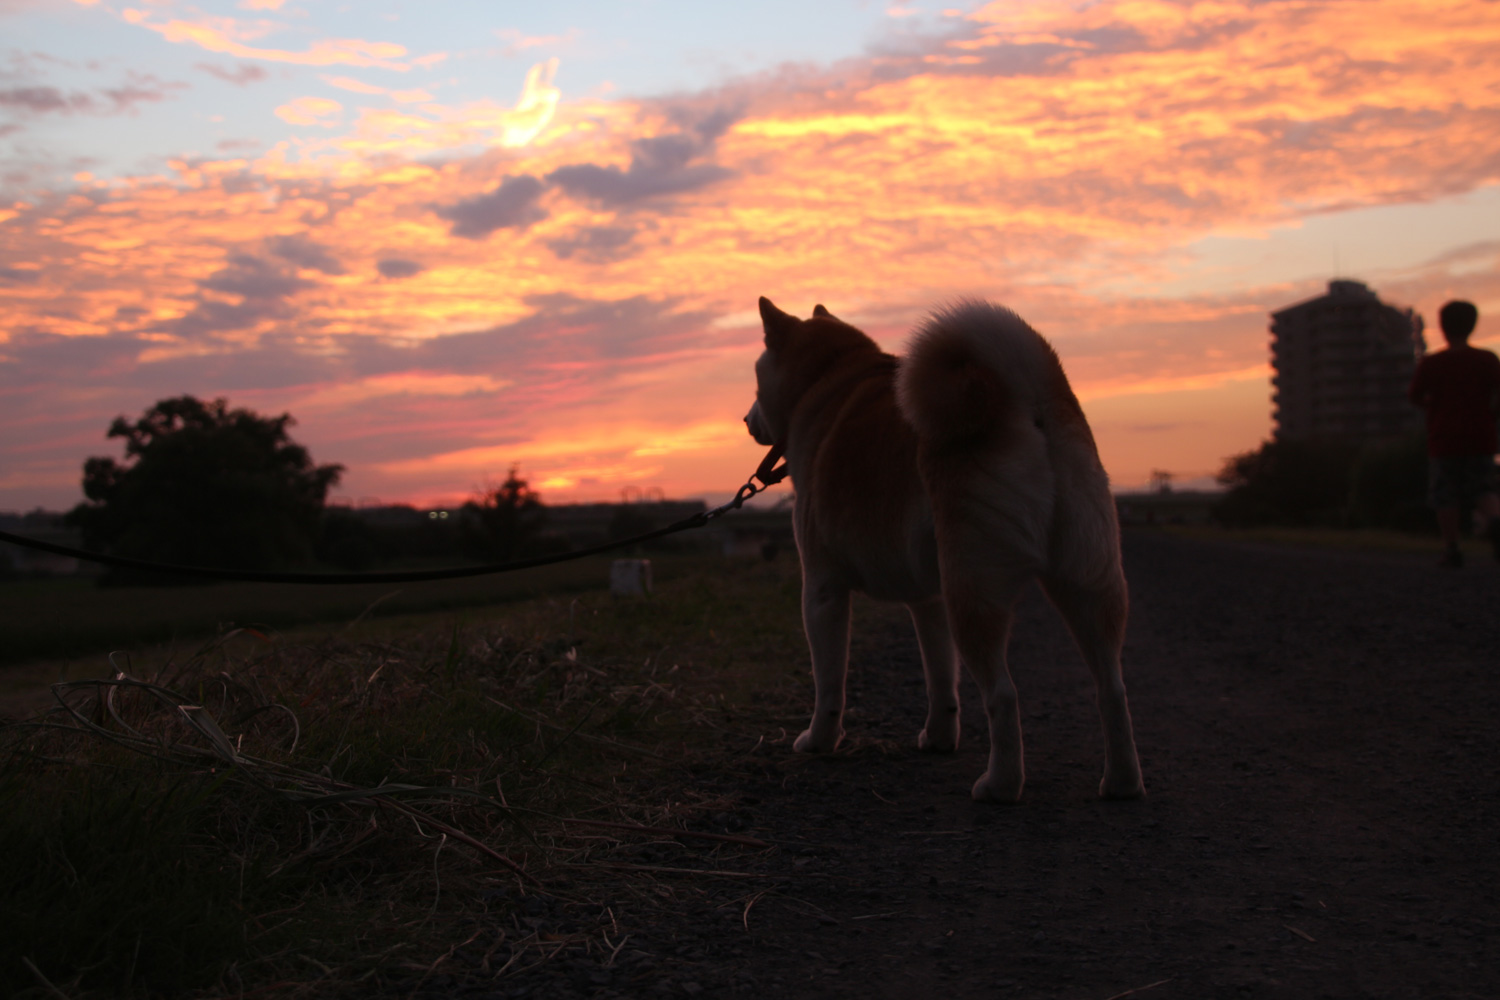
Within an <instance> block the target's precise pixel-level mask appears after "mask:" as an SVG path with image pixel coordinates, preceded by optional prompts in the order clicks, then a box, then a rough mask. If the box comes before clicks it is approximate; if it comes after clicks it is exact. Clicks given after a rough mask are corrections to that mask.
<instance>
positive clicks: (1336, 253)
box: [1333, 240, 1342, 278]
mask: <svg viewBox="0 0 1500 1000" xmlns="http://www.w3.org/2000/svg"><path fill="white" fill-rule="evenodd" d="M1333 276H1334V277H1335V278H1338V277H1342V275H1341V273H1340V272H1339V241H1338V240H1334V241H1333Z"/></svg>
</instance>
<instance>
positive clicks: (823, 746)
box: [792, 729, 844, 753]
mask: <svg viewBox="0 0 1500 1000" xmlns="http://www.w3.org/2000/svg"><path fill="white" fill-rule="evenodd" d="M843 738H844V731H843V730H842V729H839V730H837V731H835V732H834V733H833V734H832V735H827V734H817V735H815V734H814V733H813V731H812V730H811V729H804V730H802V733H801V734H800V735H799V736H798V737H797V739H796V740H795V741H793V743H792V749H793V750H795V751H797V752H798V753H833V751H835V750H837V749H838V745H839V741H841V740H842V739H843Z"/></svg>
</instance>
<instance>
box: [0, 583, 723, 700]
mask: <svg viewBox="0 0 1500 1000" xmlns="http://www.w3.org/2000/svg"><path fill="white" fill-rule="evenodd" d="M717 560H718V557H716V556H710V555H705V554H665V555H654V556H653V557H652V562H653V568H654V570H655V572H656V575H657V576H658V578H660V579H662V580H670V579H672V578H673V576H674V575H677V574H681V573H684V572H692V571H694V570H695V569H697V568H699V567H702V566H706V565H712V564H713V563H715V562H716V561H717ZM610 561H611V557H609V556H600V557H594V558H588V559H579V560H576V561H573V562H567V563H560V564H557V565H554V566H545V567H539V568H537V569H532V570H526V571H523V572H518V573H501V574H497V575H494V576H485V577H473V578H469V579H463V580H442V581H433V582H430V583H417V584H401V585H395V586H392V585H389V584H349V585H337V586H329V585H321V584H320V585H312V584H307V585H301V584H293V585H287V584H256V583H225V584H216V585H198V586H186V587H111V588H101V587H98V586H96V585H95V583H94V582H93V580H92V579H89V578H78V577H71V578H53V579H38V580H12V581H0V601H3V602H4V605H5V608H6V612H7V613H6V614H5V615H4V616H3V618H0V666H13V665H16V664H23V663H29V662H36V661H51V662H57V661H66V660H69V659H79V658H82V657H86V656H90V655H91V654H95V653H99V652H101V651H102V652H108V651H110V650H114V649H121V648H138V647H141V646H144V645H148V644H154V643H167V642H174V641H176V642H196V641H197V640H202V639H204V638H209V637H212V636H214V635H215V634H217V633H218V632H220V631H222V630H223V627H224V623H226V622H232V623H237V624H245V623H249V622H253V623H256V624H257V625H260V626H263V627H270V628H277V629H286V628H293V627H296V626H299V625H306V624H311V623H316V622H328V621H339V622H348V621H349V620H351V619H353V618H355V617H356V616H359V615H360V614H362V613H365V612H368V613H369V614H370V615H371V616H376V617H385V616H390V615H401V614H411V613H416V612H426V611H435V610H442V609H449V608H464V607H480V606H486V605H492V604H495V603H498V602H509V601H522V600H527V599H530V598H535V597H539V596H542V595H553V596H557V595H562V594H573V593H580V592H584V591H587V590H590V589H595V588H597V587H599V586H600V585H601V583H603V582H604V581H606V580H607V579H608V578H609V564H610ZM54 676H55V675H54Z"/></svg>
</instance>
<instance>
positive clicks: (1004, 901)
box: [419, 533, 1500, 1000]
mask: <svg viewBox="0 0 1500 1000" xmlns="http://www.w3.org/2000/svg"><path fill="white" fill-rule="evenodd" d="M1126 565H1127V572H1128V574H1129V577H1130V581H1131V587H1132V598H1133V609H1132V619H1131V625H1130V633H1129V640H1128V643H1127V647H1126V678H1127V683H1128V685H1129V688H1130V698H1131V704H1132V708H1133V711H1134V716H1135V724H1136V733H1137V737H1138V740H1139V745H1140V751H1141V761H1142V765H1143V768H1144V771H1145V775H1146V784H1147V788H1148V797H1147V798H1146V799H1145V800H1144V801H1140V802H1132V803H1106V802H1099V801H1097V800H1096V799H1095V798H1094V790H1095V788H1096V786H1097V783H1098V780H1099V775H1100V771H1101V768H1102V761H1103V758H1102V748H1101V738H1100V734H1099V727H1098V722H1097V718H1096V716H1095V714H1094V709H1093V702H1092V694H1091V690H1090V683H1089V680H1088V677H1087V674H1086V671H1085V669H1084V667H1083V664H1082V661H1081V660H1080V658H1079V657H1078V655H1077V654H1076V652H1075V651H1074V650H1073V648H1072V646H1071V642H1070V641H1069V639H1068V637H1067V635H1066V633H1065V631H1064V630H1063V628H1062V626H1061V624H1060V622H1059V620H1058V619H1057V617H1056V615H1055V614H1054V613H1053V612H1052V611H1051V609H1050V608H1049V607H1047V606H1046V604H1045V603H1044V601H1043V600H1042V598H1041V597H1040V595H1039V594H1038V593H1036V592H1033V593H1031V594H1029V595H1028V596H1027V598H1026V600H1025V602H1024V605H1023V607H1022V608H1021V613H1020V620H1019V622H1018V624H1017V627H1016V632H1015V637H1014V641H1013V646H1012V667H1013V672H1014V675H1015V678H1016V683H1017V686H1018V687H1019V689H1020V692H1021V698H1022V718H1023V724H1024V727H1025V735H1026V754H1027V765H1028V781H1027V786H1026V791H1025V796H1024V800H1023V802H1022V804H1020V805H1018V806H1014V807H996V806H977V805H975V804H973V803H972V802H971V801H970V800H969V797H968V790H969V786H970V784H971V783H972V782H973V780H974V778H975V777H977V776H978V774H979V773H980V772H981V770H982V769H983V754H984V749H985V741H984V737H983V730H982V728H981V726H982V719H981V714H980V711H979V709H978V706H977V701H976V698H975V692H974V689H973V687H972V685H971V684H970V683H969V682H968V681H967V680H966V681H965V689H964V696H965V698H966V704H965V709H964V743H963V746H962V747H961V749H960V750H959V752H958V753H957V754H954V755H950V756H930V755H925V754H920V753H918V752H917V751H916V749H915V737H916V733H917V730H918V729H919V728H920V726H921V721H922V712H923V700H922V689H921V679H920V667H919V665H918V660H917V652H916V644H915V640H914V639H913V637H912V635H911V630H910V627H909V625H907V624H905V623H904V622H903V621H902V620H901V618H900V617H899V616H897V615H894V614H892V613H890V612H887V611H882V610H878V609H875V608H874V607H873V606H869V605H866V606H863V607H861V609H860V610H859V612H858V613H857V614H856V623H855V628H856V637H855V645H854V655H853V667H852V674H851V680H850V693H851V710H850V713H849V718H848V719H847V720H846V729H847V730H848V732H849V737H850V740H849V744H848V746H847V747H846V749H845V750H842V751H841V752H840V753H838V754H835V755H832V756H829V757H820V758H808V757H799V756H794V755H793V754H792V753H791V752H790V749H789V746H788V744H787V743H786V742H784V741H782V740H781V737H782V733H781V731H780V730H779V728H778V727H776V726H774V725H768V724H767V723H766V720H765V719H759V720H743V721H742V722H741V723H740V724H738V725H739V728H738V729H736V728H735V726H734V725H731V728H730V730H729V732H728V734H727V735H726V737H725V745H724V748H723V752H722V754H721V755H719V757H718V758H717V759H715V760H711V761H707V762H698V763H696V764H694V765H693V766H692V767H691V770H690V771H689V772H686V773H684V774H683V776H682V780H683V781H684V782H691V783H693V785H694V787H695V789H697V790H699V791H711V792H714V793H716V794H718V795H719V796H721V797H722V800H723V801H725V802H726V803H729V804H730V805H728V806H726V808H725V809H724V811H722V812H719V813H716V814H713V815H710V816H705V819H704V823H703V825H702V828H703V829H705V830H707V829H722V830H728V831H730V832H741V833H749V834H753V835H756V836H760V837H764V838H765V839H766V840H769V841H772V842H774V843H775V844H776V845H777V846H776V849H775V850H773V851H769V852H759V853H757V852H737V851H736V850H734V849H720V850H718V851H716V852H710V851H708V850H706V849H705V848H703V847H692V846H677V845H671V844H668V845H662V844H655V845H630V846H628V847H622V851H628V852H629V853H628V855H627V854H625V853H621V854H618V855H617V858H618V860H620V861H621V862H622V863H634V864H639V865H643V866H652V867H655V868H657V869H670V868H677V869H691V870H694V871H708V870H711V869H712V870H717V871H720V872H724V873H726V874H722V875H715V876H710V875H699V874H684V873H673V872H669V871H658V872H657V873H656V874H655V877H656V878H657V879H658V880H659V884H660V886H661V888H660V890H659V892H658V895H659V896H660V903H659V904H655V903H651V902H647V901H643V900H642V899H641V897H640V896H638V895H634V896H632V897H630V898H628V899H624V898H622V899H620V900H617V901H615V902H614V903H613V904H612V905H611V914H612V919H613V920H614V921H616V922H617V923H618V935H617V937H618V936H623V935H629V939H628V941H626V942H625V944H624V945H623V947H621V948H620V950H619V951H618V952H617V953H616V955H615V957H614V960H613V962H612V963H610V964H608V966H607V967H606V965H605V962H604V961H603V960H602V959H600V958H598V957H597V956H594V957H588V956H575V957H569V956H568V955H559V956H558V957H557V958H555V959H554V960H552V961H550V962H548V963H545V964H543V965H541V966H538V967H537V968H536V969H535V970H534V971H532V972H529V973H523V974H521V975H519V976H512V977H509V978H505V979H501V980H498V981H496V980H492V979H488V978H485V979H480V978H477V977H475V976H473V975H471V974H470V973H469V972H467V971H465V969H466V966H465V965H464V964H463V963H464V959H465V955H464V954H463V953H460V954H459V955H456V956H455V958H454V960H453V962H452V964H451V965H450V966H449V967H448V969H447V971H448V972H451V973H452V974H451V975H440V976H434V977H429V979H428V980H427V981H426V982H425V983H424V984H423V986H422V987H421V989H420V991H419V992H420V993H421V994H424V995H433V996H510V997H523V996H531V997H553V996H558V997H568V996H580V997H584V996H588V997H612V996H620V997H627V996H628V997H635V996H720V995H748V996H757V997H758V996H770V997H782V996H784V997H799V998H800V997H861V998H864V997H892V998H905V997H932V996H941V997H944V998H952V1000H958V998H968V997H986V998H994V997H1002V998H1003V997H1058V998H1066V1000H1085V998H1094V1000H1105V998H1112V997H1123V996H1126V995H1130V996H1139V997H1142V998H1146V1000H1168V998H1194V1000H1196V998H1218V997H1262V996H1265V997H1271V996H1281V997H1291V998H1301V997H1350V998H1353V997H1424V998H1450V997H1451V998H1458V997H1474V998H1478V997H1496V996H1500V905H1497V893H1500V860H1497V851H1500V731H1497V720H1500V676H1497V671H1500V568H1497V567H1496V566H1494V565H1492V564H1491V565H1481V566H1473V567H1471V568H1469V569H1466V570H1464V571H1462V572H1459V573H1454V572H1445V571H1441V570H1438V569H1437V568H1435V566H1434V565H1433V560H1432V559H1431V558H1428V557H1427V556H1425V555H1424V556H1414V555H1406V554H1376V553H1353V552H1339V551H1328V550H1311V549H1294V548H1283V547H1269V546H1255V545H1236V544H1230V543H1209V542H1200V541H1191V540H1185V539H1181V538H1176V537H1172V536H1167V535H1161V534H1154V533H1140V534H1134V535H1131V536H1129V537H1128V538H1127V541H1126ZM788 728H791V727H790V726H788ZM761 737H765V740H766V741H767V742H761V743H760V744H759V745H758V746H756V743H757V740H758V739H759V738H761ZM772 740H775V741H776V742H769V741H772ZM752 748H753V749H752ZM529 906H530V909H529V910H528V911H527V912H529V913H530V914H532V916H531V917H530V918H529V919H530V921H531V923H532V925H533V926H534V927H536V928H538V929H539V930H541V931H543V932H545V931H546V930H547V929H549V928H551V929H561V930H565V929H566V928H567V926H568V925H569V924H570V922H576V921H579V920H587V921H589V922H591V923H592V922H594V921H595V920H596V919H597V915H593V914H586V913H582V912H580V911H579V909H578V908H577V907H575V906H571V905H568V904H564V903H561V902H556V901H552V902H547V901H544V900H533V901H532V902H531V903H530V904H529ZM614 939H617V938H612V940H614ZM1131 991H1134V992H1131Z"/></svg>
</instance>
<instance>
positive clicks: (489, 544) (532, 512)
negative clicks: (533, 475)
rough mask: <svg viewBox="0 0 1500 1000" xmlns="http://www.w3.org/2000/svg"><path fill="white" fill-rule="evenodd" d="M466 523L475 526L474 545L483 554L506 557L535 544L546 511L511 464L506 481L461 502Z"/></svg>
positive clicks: (503, 558) (528, 548) (519, 470)
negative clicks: (463, 502)
mask: <svg viewBox="0 0 1500 1000" xmlns="http://www.w3.org/2000/svg"><path fill="white" fill-rule="evenodd" d="M463 511H464V515H465V518H464V520H465V523H466V524H468V525H472V526H473V529H474V538H473V546H474V548H475V549H476V550H477V551H478V554H479V555H480V556H481V557H483V558H488V559H496V560H502V561H503V560H507V559H514V558H516V557H517V556H520V555H523V554H525V553H526V552H528V551H529V550H531V549H533V548H534V547H535V545H536V542H537V539H538V536H539V535H540V534H541V530H542V526H543V525H544V524H545V523H546V520H547V513H546V510H545V509H544V508H543V507H542V498H541V497H540V496H538V495H537V493H536V491H535V490H533V489H532V488H531V484H530V483H528V482H527V481H526V480H524V479H522V478H521V469H520V466H516V465H512V466H511V467H510V473H509V475H507V476H506V477H505V482H503V483H501V484H500V485H499V486H493V487H490V488H488V489H486V490H484V492H482V493H480V494H479V496H477V497H476V498H475V499H473V500H471V501H469V502H468V503H466V504H464V507H463Z"/></svg>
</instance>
